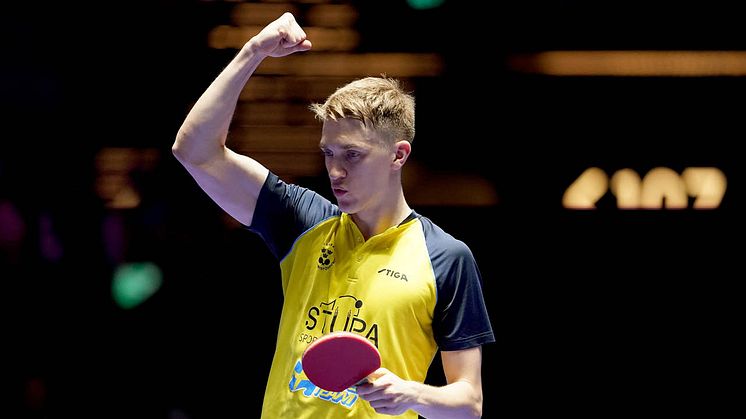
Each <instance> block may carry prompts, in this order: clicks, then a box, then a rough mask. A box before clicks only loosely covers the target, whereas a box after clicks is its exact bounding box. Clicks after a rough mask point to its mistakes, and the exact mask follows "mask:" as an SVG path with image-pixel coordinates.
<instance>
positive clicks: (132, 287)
mask: <svg viewBox="0 0 746 419" xmlns="http://www.w3.org/2000/svg"><path fill="white" fill-rule="evenodd" d="M162 282H163V275H162V273H161V269H160V268H159V267H158V265H156V264H155V263H153V262H134V263H125V264H122V265H120V266H119V267H117V269H116V270H115V271H114V276H113V278H112V281H111V294H112V297H113V298H114V301H115V302H116V303H117V305H118V306H119V307H121V308H123V309H131V308H135V307H137V306H138V305H140V304H142V303H143V302H145V300H147V299H148V298H150V297H152V296H153V294H155V293H156V291H158V289H160V287H161V284H162Z"/></svg>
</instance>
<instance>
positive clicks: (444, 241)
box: [416, 214, 471, 256]
mask: <svg viewBox="0 0 746 419" xmlns="http://www.w3.org/2000/svg"><path fill="white" fill-rule="evenodd" d="M416 216H417V219H418V220H419V221H420V223H421V224H422V231H423V234H424V235H425V242H426V243H427V247H428V248H429V249H430V251H431V253H445V254H449V255H453V256H467V255H468V256H471V250H470V249H469V246H468V245H467V244H466V243H464V242H463V241H461V240H459V239H457V238H456V237H454V236H453V235H452V234H450V233H448V232H447V231H445V230H444V229H443V228H441V227H440V226H439V225H437V224H436V223H435V222H433V221H432V220H431V219H430V218H428V217H425V216H423V215H420V214H416Z"/></svg>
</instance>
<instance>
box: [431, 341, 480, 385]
mask: <svg viewBox="0 0 746 419" xmlns="http://www.w3.org/2000/svg"><path fill="white" fill-rule="evenodd" d="M440 357H441V360H442V362H443V372H444V373H445V377H446V380H447V382H448V383H449V384H450V383H454V382H456V381H466V382H469V383H471V384H473V385H475V386H478V387H479V388H481V386H482V347H481V346H476V347H474V348H469V349H462V350H458V351H441V353H440Z"/></svg>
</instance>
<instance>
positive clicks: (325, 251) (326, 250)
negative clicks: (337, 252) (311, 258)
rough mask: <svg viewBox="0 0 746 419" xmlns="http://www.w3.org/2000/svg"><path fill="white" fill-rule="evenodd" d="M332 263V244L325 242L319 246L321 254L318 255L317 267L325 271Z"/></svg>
mask: <svg viewBox="0 0 746 419" xmlns="http://www.w3.org/2000/svg"><path fill="white" fill-rule="evenodd" d="M332 265H334V244H332V243H326V244H325V245H324V247H322V248H321V255H319V260H318V265H317V266H318V268H319V269H321V270H322V271H325V270H327V269H329V268H331V267H332Z"/></svg>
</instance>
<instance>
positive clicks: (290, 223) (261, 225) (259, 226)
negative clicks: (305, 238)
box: [247, 172, 339, 260]
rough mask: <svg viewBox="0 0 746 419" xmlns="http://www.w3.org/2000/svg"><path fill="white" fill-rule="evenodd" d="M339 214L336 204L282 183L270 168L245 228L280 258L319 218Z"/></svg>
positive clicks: (295, 186) (303, 189) (308, 190)
mask: <svg viewBox="0 0 746 419" xmlns="http://www.w3.org/2000/svg"><path fill="white" fill-rule="evenodd" d="M338 214H339V208H338V207H337V206H336V205H334V204H332V203H331V202H330V201H329V200H328V199H326V198H324V197H323V196H321V195H319V194H318V193H316V192H314V191H312V190H310V189H307V188H303V187H301V186H298V185H293V184H289V183H285V182H283V181H282V180H280V178H278V177H277V175H275V174H274V173H272V172H270V173H269V175H268V176H267V179H266V180H265V181H264V185H263V186H262V190H261V192H259V198H258V199H257V202H256V208H255V209H254V217H253V218H252V221H251V225H250V226H248V227H247V228H248V229H249V230H250V231H253V232H254V233H256V234H258V235H259V236H261V237H262V239H263V240H264V242H265V243H266V244H267V246H268V247H269V249H270V251H271V252H272V254H274V255H275V257H276V258H277V259H278V260H281V259H282V258H283V257H285V255H286V254H287V253H288V252H290V248H291V247H292V246H293V243H294V242H295V240H296V239H297V238H298V236H300V235H301V234H303V233H304V232H306V231H307V230H308V229H310V228H311V227H313V226H315V225H316V224H318V223H320V222H321V221H323V220H325V219H327V218H329V217H331V216H334V215H338Z"/></svg>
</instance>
